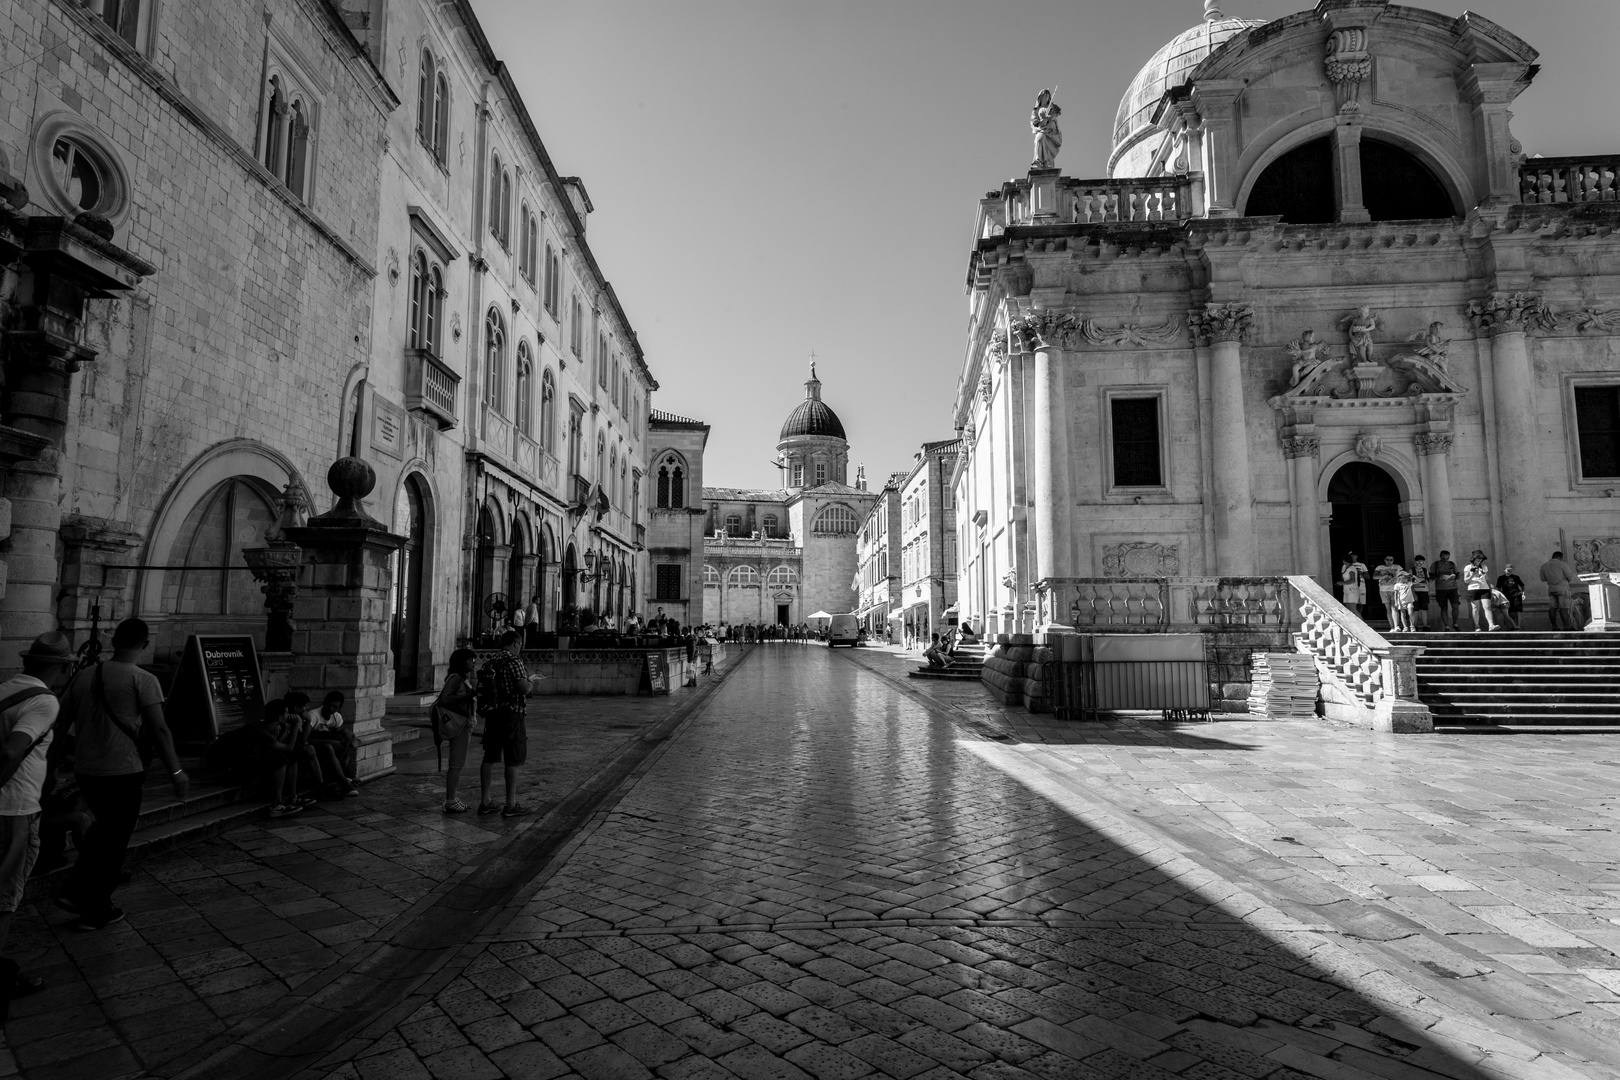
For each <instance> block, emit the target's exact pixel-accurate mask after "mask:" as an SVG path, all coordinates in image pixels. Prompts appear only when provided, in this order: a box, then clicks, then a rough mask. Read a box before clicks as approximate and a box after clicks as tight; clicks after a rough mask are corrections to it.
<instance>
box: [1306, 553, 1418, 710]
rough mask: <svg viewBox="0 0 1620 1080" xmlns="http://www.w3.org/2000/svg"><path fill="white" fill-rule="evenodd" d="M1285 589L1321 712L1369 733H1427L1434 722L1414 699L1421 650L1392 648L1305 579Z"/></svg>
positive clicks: (1413, 647)
mask: <svg viewBox="0 0 1620 1080" xmlns="http://www.w3.org/2000/svg"><path fill="white" fill-rule="evenodd" d="M1288 585H1289V588H1290V593H1291V596H1290V604H1291V605H1292V606H1295V610H1296V611H1297V612H1298V615H1299V631H1298V632H1297V633H1296V634H1295V635H1294V642H1295V645H1296V647H1297V648H1298V649H1299V651H1300V652H1303V653H1306V654H1307V655H1309V656H1311V657H1312V658H1314V659H1315V660H1316V670H1317V672H1318V674H1320V675H1321V677H1322V705H1323V712H1324V713H1325V714H1326V715H1327V716H1328V717H1329V718H1330V719H1334V720H1343V721H1346V722H1349V723H1353V724H1357V725H1359V726H1361V727H1369V728H1372V729H1373V730H1375V731H1393V732H1426V731H1433V730H1434V717H1433V716H1432V715H1431V714H1430V712H1429V707H1428V706H1427V705H1424V704H1423V703H1422V702H1421V701H1419V700H1418V698H1417V658H1418V656H1419V655H1421V654H1422V652H1423V646H1421V645H1392V644H1391V643H1390V642H1388V641H1386V640H1385V639H1384V638H1383V637H1382V636H1381V635H1380V634H1378V633H1377V632H1376V631H1374V630H1373V629H1372V627H1370V626H1368V625H1367V624H1366V623H1364V622H1362V621H1361V619H1360V617H1358V616H1357V615H1356V614H1355V613H1354V612H1352V611H1351V610H1350V609H1349V608H1347V607H1345V606H1344V605H1343V604H1341V603H1339V602H1338V601H1337V600H1335V599H1334V598H1333V594H1332V593H1330V592H1328V591H1327V590H1326V589H1324V588H1322V587H1321V586H1320V585H1318V584H1317V583H1316V582H1315V581H1313V580H1311V579H1310V578H1308V577H1303V576H1292V577H1289V578H1288Z"/></svg>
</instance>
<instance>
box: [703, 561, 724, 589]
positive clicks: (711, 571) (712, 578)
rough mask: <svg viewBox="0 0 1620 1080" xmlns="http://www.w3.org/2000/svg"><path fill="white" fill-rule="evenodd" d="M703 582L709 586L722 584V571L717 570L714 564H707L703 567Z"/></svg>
mask: <svg viewBox="0 0 1620 1080" xmlns="http://www.w3.org/2000/svg"><path fill="white" fill-rule="evenodd" d="M703 584H704V585H705V586H709V587H711V588H712V587H713V586H716V585H719V584H720V571H718V570H716V569H715V568H714V567H712V566H705V567H704V568H703Z"/></svg>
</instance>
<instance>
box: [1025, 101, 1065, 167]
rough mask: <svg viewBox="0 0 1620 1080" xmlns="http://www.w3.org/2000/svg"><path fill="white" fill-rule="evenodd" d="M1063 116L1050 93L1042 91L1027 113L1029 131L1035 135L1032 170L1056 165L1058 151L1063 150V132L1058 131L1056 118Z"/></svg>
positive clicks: (1030, 165)
mask: <svg viewBox="0 0 1620 1080" xmlns="http://www.w3.org/2000/svg"><path fill="white" fill-rule="evenodd" d="M1061 115H1063V110H1062V109H1060V108H1059V107H1058V105H1057V103H1056V102H1055V101H1053V100H1052V91H1050V90H1042V91H1041V96H1040V97H1038V98H1036V99H1035V107H1034V108H1033V109H1031V110H1030V113H1029V130H1030V131H1032V132H1034V133H1035V160H1034V161H1032V162H1030V163H1029V167H1030V168H1032V169H1050V168H1052V167H1053V166H1055V165H1056V164H1057V156H1058V151H1059V150H1060V149H1062V148H1063V132H1061V131H1059V130H1058V122H1057V118H1058V117H1059V116H1061Z"/></svg>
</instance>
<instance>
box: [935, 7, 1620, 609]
mask: <svg viewBox="0 0 1620 1080" xmlns="http://www.w3.org/2000/svg"><path fill="white" fill-rule="evenodd" d="M1205 6H1206V18H1205V20H1204V21H1203V22H1201V23H1200V24H1199V25H1197V26H1195V27H1193V28H1191V29H1190V30H1188V31H1187V32H1185V33H1184V34H1181V35H1179V36H1178V37H1177V38H1176V39H1174V40H1173V41H1171V42H1170V43H1169V44H1167V45H1166V46H1165V47H1164V48H1163V49H1162V50H1160V52H1159V53H1158V54H1157V55H1155V56H1154V57H1153V58H1152V59H1151V60H1150V61H1149V63H1148V64H1147V66H1146V67H1144V68H1143V69H1142V72H1141V73H1140V74H1139V75H1138V76H1137V78H1136V79H1135V80H1134V81H1133V83H1132V84H1131V86H1130V88H1129V89H1128V91H1127V93H1126V95H1125V98H1124V100H1123V101H1122V102H1121V104H1120V109H1119V114H1118V118H1117V123H1116V127H1115V131H1114V145H1113V148H1112V150H1111V152H1110V154H1109V157H1108V162H1109V176H1108V177H1107V178H1104V179H1099V180H1077V179H1071V178H1069V177H1065V176H1063V175H1062V174H1061V173H1060V171H1059V170H1058V169H1057V168H1055V167H1032V168H1031V169H1030V171H1029V173H1028V174H1027V175H1026V176H1023V177H1020V178H1018V179H1015V180H1011V181H1008V182H1007V183H1005V184H1003V185H1002V187H1001V188H1000V189H999V190H997V191H992V192H989V193H988V194H987V195H986V197H985V198H984V199H983V200H982V201H981V203H980V206H979V214H978V222H977V228H976V233H975V237H974V246H973V251H972V254H971V256H970V260H969V275H968V279H969V288H970V293H971V298H972V318H971V324H970V329H969V343H968V349H967V359H966V362H965V367H964V370H963V373H962V378H961V381H960V387H961V389H960V391H959V394H958V397H957V400H956V404H955V424H956V427H957V429H958V430H959V431H961V432H962V434H963V439H964V442H963V446H964V453H963V455H962V458H961V463H960V466H959V468H958V470H957V473H956V477H955V483H956V486H957V507H958V511H957V528H958V536H959V543H960V546H961V573H960V585H961V588H960V591H959V596H960V602H961V606H962V612H963V619H964V621H966V622H970V623H972V624H973V625H975V626H976V627H978V628H980V629H987V630H990V631H991V632H1029V631H1031V630H1033V629H1035V628H1036V627H1038V626H1040V625H1053V624H1072V623H1073V621H1074V615H1075V611H1074V606H1075V604H1076V603H1077V602H1078V600H1079V597H1080V595H1081V590H1082V587H1086V588H1091V589H1092V590H1093V593H1094V591H1095V589H1094V583H1103V584H1106V583H1107V582H1110V581H1113V582H1119V581H1122V580H1127V579H1147V578H1164V577H1187V576H1220V577H1229V578H1241V577H1250V576H1256V575H1280V574H1303V575H1309V576H1311V577H1314V578H1316V579H1317V580H1318V581H1320V582H1323V583H1324V584H1325V583H1329V582H1335V581H1336V578H1337V577H1338V575H1337V573H1336V572H1335V571H1336V568H1337V566H1338V565H1339V562H1340V560H1341V559H1342V558H1343V557H1344V556H1345V555H1346V554H1347V553H1348V552H1352V551H1353V552H1356V553H1357V554H1358V555H1359V557H1360V558H1361V560H1362V561H1363V562H1365V563H1367V564H1369V565H1374V564H1376V563H1378V562H1379V561H1381V559H1382V557H1383V556H1385V555H1393V556H1395V558H1396V559H1397V561H1399V562H1401V563H1403V564H1409V563H1410V562H1411V560H1412V559H1413V557H1414V556H1417V555H1420V554H1421V555H1425V556H1426V557H1427V558H1428V559H1429V560H1430V561H1431V562H1432V561H1433V560H1435V559H1436V558H1437V556H1438V555H1439V553H1440V551H1441V550H1442V549H1449V550H1450V551H1451V553H1452V555H1453V557H1454V558H1456V560H1457V561H1458V562H1459V564H1460V563H1462V562H1465V561H1466V559H1467V556H1468V553H1469V552H1470V551H1471V550H1472V549H1475V548H1479V549H1482V550H1483V551H1485V552H1486V553H1487V556H1488V559H1489V565H1490V566H1491V568H1492V574H1493V576H1494V574H1496V573H1500V572H1501V569H1502V567H1503V566H1504V564H1507V563H1512V564H1514V565H1515V566H1516V568H1517V572H1518V573H1519V574H1520V575H1521V576H1523V577H1525V578H1526V579H1527V580H1529V581H1531V582H1532V583H1533V582H1534V579H1535V576H1536V567H1537V566H1538V565H1539V564H1540V563H1542V562H1543V561H1545V560H1546V559H1547V558H1548V556H1549V555H1550V554H1551V553H1552V552H1553V551H1554V550H1555V549H1556V550H1562V551H1564V552H1565V553H1566V555H1568V556H1569V557H1570V558H1571V561H1572V562H1573V563H1574V564H1575V566H1576V568H1577V569H1578V570H1580V571H1583V572H1592V571H1598V570H1609V571H1612V570H1617V569H1620V503H1617V502H1616V501H1615V500H1616V495H1617V492H1620V231H1617V228H1616V226H1617V225H1620V187H1617V173H1620V155H1615V154H1610V155H1609V156H1594V157H1583V158H1564V159H1547V158H1535V157H1526V154H1525V151H1524V149H1523V147H1522V146H1521V144H1520V142H1519V140H1518V138H1517V137H1516V136H1515V134H1514V132H1513V131H1512V130H1511V129H1510V120H1511V118H1512V113H1511V111H1510V109H1511V106H1512V103H1513V101H1514V99H1515V98H1516V97H1517V96H1518V95H1519V94H1520V93H1521V92H1523V91H1524V90H1525V89H1526V88H1527V87H1529V86H1530V83H1531V80H1532V79H1533V78H1534V76H1535V74H1536V72H1537V70H1538V69H1537V64H1536V60H1537V54H1536V52H1535V50H1534V49H1533V48H1531V47H1530V46H1529V45H1528V44H1526V43H1525V42H1524V41H1522V40H1521V39H1519V38H1518V37H1516V36H1515V35H1514V34H1512V33H1511V32H1509V31H1508V30H1506V29H1504V28H1503V27H1501V26H1498V25H1496V24H1495V23H1493V22H1491V21H1490V20H1487V19H1484V18H1481V17H1479V16H1477V15H1473V14H1466V15H1463V16H1462V17H1459V18H1452V17H1448V16H1442V15H1439V14H1436V13H1433V12H1429V11H1425V10H1422V9H1419V8H1412V7H1401V6H1396V5H1394V4H1389V3H1386V2H1383V0H1365V2H1358V3H1340V2H1332V0H1324V2H1323V3H1320V4H1319V5H1317V7H1315V8H1314V9H1311V10H1307V11H1301V12H1299V13H1297V14H1294V15H1290V16H1287V17H1285V18H1281V19H1278V20H1276V21H1274V22H1269V23H1261V22H1256V21H1253V20H1245V19H1239V18H1228V17H1226V16H1225V15H1224V14H1222V12H1220V11H1219V10H1218V9H1217V4H1216V3H1215V0H1210V2H1209V3H1207V4H1206V5H1205ZM1528 601H1529V606H1530V607H1531V609H1532V612H1534V611H1535V610H1536V609H1537V608H1539V607H1543V606H1544V605H1545V593H1544V591H1542V590H1540V589H1538V588H1534V587H1532V589H1531V590H1530V595H1529V597H1528ZM1373 606H1376V605H1373ZM1375 614H1377V613H1376V612H1373V611H1369V615H1370V616H1372V615H1375Z"/></svg>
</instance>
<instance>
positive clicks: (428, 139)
mask: <svg viewBox="0 0 1620 1080" xmlns="http://www.w3.org/2000/svg"><path fill="white" fill-rule="evenodd" d="M433 68H434V64H433V54H432V53H431V52H429V51H428V50H426V49H423V50H422V63H421V70H419V71H418V72H417V75H416V137H417V138H418V139H421V140H422V145H423V146H426V147H429V148H430V149H431V147H432V145H433V141H432V140H433V84H434V77H435V72H434V70H433Z"/></svg>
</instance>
